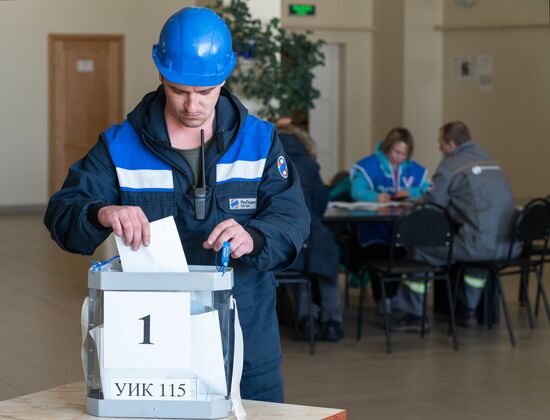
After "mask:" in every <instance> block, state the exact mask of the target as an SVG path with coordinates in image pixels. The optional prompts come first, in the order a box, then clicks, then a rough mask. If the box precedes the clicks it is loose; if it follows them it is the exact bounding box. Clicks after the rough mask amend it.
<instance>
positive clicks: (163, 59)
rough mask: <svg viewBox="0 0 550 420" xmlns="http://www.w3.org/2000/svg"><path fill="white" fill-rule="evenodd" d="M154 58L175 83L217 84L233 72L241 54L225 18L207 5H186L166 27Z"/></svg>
mask: <svg viewBox="0 0 550 420" xmlns="http://www.w3.org/2000/svg"><path fill="white" fill-rule="evenodd" d="M153 60H154V61H155V65H156V66H157V69H158V70H159V72H160V73H161V74H162V75H163V76H164V77H165V78H166V79H167V80H168V81H170V82H172V83H177V84H180V85H187V86H216V85H219V84H220V83H222V82H223V81H224V80H225V79H227V77H229V75H230V74H231V72H232V71H233V68H234V67H235V63H236V61H237V54H236V53H235V52H233V47H232V42H231V32H230V31H229V28H228V27H227V24H226V23H225V22H224V21H223V19H222V18H221V17H219V16H218V15H217V14H216V13H214V12H213V11H212V10H210V9H206V8H203V7H185V8H183V9H181V10H180V11H179V12H177V13H175V14H174V15H173V16H172V17H170V19H168V20H167V21H166V23H165V24H164V26H163V27H162V31H161V32H160V37H159V42H158V44H156V45H153Z"/></svg>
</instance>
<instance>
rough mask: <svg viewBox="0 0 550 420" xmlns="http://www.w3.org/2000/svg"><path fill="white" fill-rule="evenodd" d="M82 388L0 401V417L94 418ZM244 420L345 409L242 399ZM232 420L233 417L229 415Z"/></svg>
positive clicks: (334, 414) (338, 419)
mask: <svg viewBox="0 0 550 420" xmlns="http://www.w3.org/2000/svg"><path fill="white" fill-rule="evenodd" d="M85 396H86V389H85V386H84V382H76V383H72V384H68V385H63V386H59V387H57V388H51V389H47V390H45V391H41V392H37V393H35V394H29V395H23V396H22V397H17V398H13V399H11V400H6V401H0V419H12V420H23V419H24V420H28V419H39V420H81V419H88V420H93V419H96V420H97V419H98V417H94V416H90V415H88V414H86V411H85ZM243 404H244V408H245V410H246V413H247V419H262V420H270V419H280V418H283V417H286V418H291V419H304V420H318V419H331V420H345V419H346V410H340V409H334V408H321V407H307V406H304V405H291V404H276V403H267V402H260V401H250V400H244V401H243ZM229 418H230V419H234V417H229Z"/></svg>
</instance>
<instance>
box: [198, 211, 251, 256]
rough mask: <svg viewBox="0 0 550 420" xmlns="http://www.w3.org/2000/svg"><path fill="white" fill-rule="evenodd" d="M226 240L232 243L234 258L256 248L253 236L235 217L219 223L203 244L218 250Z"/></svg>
mask: <svg viewBox="0 0 550 420" xmlns="http://www.w3.org/2000/svg"><path fill="white" fill-rule="evenodd" d="M226 241H228V242H229V243H230V245H231V247H230V250H231V257H233V258H240V257H242V256H243V255H247V254H250V253H251V252H252V249H253V248H254V241H253V240H252V236H250V234H249V233H248V232H247V231H246V230H244V228H243V227H242V226H241V225H239V224H238V223H237V222H236V221H235V219H227V220H224V221H223V222H221V223H219V224H218V225H217V226H216V227H215V228H214V229H213V230H212V232H210V235H209V236H208V238H207V239H206V241H204V243H203V244H202V246H203V248H204V249H213V250H214V251H216V252H218V251H219V250H220V249H221V248H222V245H223V243H224V242H226Z"/></svg>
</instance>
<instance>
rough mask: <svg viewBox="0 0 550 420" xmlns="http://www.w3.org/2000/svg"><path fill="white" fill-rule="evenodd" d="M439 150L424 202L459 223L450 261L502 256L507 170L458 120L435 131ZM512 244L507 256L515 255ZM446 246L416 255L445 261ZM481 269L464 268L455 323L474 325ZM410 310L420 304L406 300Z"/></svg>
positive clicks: (507, 233) (507, 220) (508, 220)
mask: <svg viewBox="0 0 550 420" xmlns="http://www.w3.org/2000/svg"><path fill="white" fill-rule="evenodd" d="M439 150H440V151H441V153H442V155H443V160H442V161H441V163H440V164H439V167H438V168H437V170H436V172H435V174H434V177H433V188H432V189H431V191H430V192H428V193H427V194H426V196H425V197H424V200H425V201H426V202H430V203H435V204H438V205H440V206H442V207H445V208H446V209H447V210H448V211H449V214H450V216H451V217H452V218H453V220H454V221H455V223H456V224H457V226H458V232H457V234H456V235H455V238H454V243H453V255H452V258H453V261H462V262H468V261H483V260H500V259H505V258H506V256H507V255H508V252H509V248H510V240H511V238H512V226H513V222H514V219H515V217H516V214H517V211H516V207H515V205H514V202H513V200H512V191H511V189H510V184H509V182H508V179H507V178H506V175H505V174H504V172H503V171H502V169H501V167H500V165H498V163H497V162H495V160H494V159H493V157H492V156H491V155H489V154H488V153H487V152H485V151H484V150H483V149H481V148H480V147H479V146H478V145H477V144H476V143H474V142H473V141H472V136H471V134H470V130H469V128H468V127H467V126H466V124H464V123H463V122H462V121H453V122H449V123H447V124H445V125H443V126H442V127H441V129H440V130H439ZM520 252H521V247H520V246H519V244H518V246H517V247H516V249H514V252H513V255H512V257H515V256H517V255H519V253H520ZM446 253H447V250H446V249H441V248H429V249H417V250H415V251H414V257H415V258H416V259H419V260H422V261H426V262H428V263H430V264H433V265H439V264H442V263H443V262H444V261H445V260H446ZM488 274H489V273H488V272H487V271H486V270H480V269H474V268H468V269H466V271H465V272H464V283H463V286H464V287H463V288H462V289H461V294H460V295H459V298H460V303H461V304H462V308H461V310H460V311H459V312H458V323H459V324H460V325H462V326H465V327H469V326H474V325H476V324H477V318H476V314H475V310H476V308H477V306H478V304H479V301H480V299H481V296H482V292H483V288H484V287H485V282H486V279H487V276H488ZM410 303H411V307H410V310H411V311H417V309H414V308H413V306H416V307H418V306H419V305H420V308H421V307H422V306H421V303H420V302H418V301H416V300H414V299H411V300H410Z"/></svg>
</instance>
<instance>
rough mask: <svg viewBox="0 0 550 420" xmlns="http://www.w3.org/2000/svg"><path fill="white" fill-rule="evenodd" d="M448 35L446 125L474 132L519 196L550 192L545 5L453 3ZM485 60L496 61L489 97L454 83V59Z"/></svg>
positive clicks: (549, 37)
mask: <svg viewBox="0 0 550 420" xmlns="http://www.w3.org/2000/svg"><path fill="white" fill-rule="evenodd" d="M520 4H521V7H520V6H519V5H520ZM541 22H542V24H541ZM502 25H509V26H504V27H500V28H499V26H502ZM443 37H444V57H443V60H444V79H443V98H444V99H443V119H444V120H454V119H462V120H464V121H465V122H466V123H467V124H468V125H469V126H470V128H471V129H472V134H473V137H474V139H475V140H476V141H477V142H478V143H479V144H480V145H481V146H482V147H484V148H485V149H486V150H487V151H489V152H490V153H492V154H493V155H494V156H495V158H496V159H497V160H498V161H499V162H500V164H501V165H502V166H503V168H504V170H505V171H506V173H507V175H508V176H509V178H510V181H511V184H512V189H513V193H514V195H515V196H516V197H532V196H535V195H546V194H548V193H550V182H549V179H550V165H549V164H548V156H550V134H549V133H550V118H549V115H548V114H549V110H550V77H549V75H550V47H549V46H550V30H549V28H548V1H547V0H523V1H521V2H516V1H514V0H484V1H483V2H481V1H479V2H478V3H476V5H475V6H473V7H471V8H468V9H457V8H456V7H455V6H454V4H452V2H450V4H449V5H448V8H447V9H446V11H445V14H444V27H443ZM480 54H483V55H490V56H491V57H492V58H493V85H492V89H491V90H489V91H483V90H481V89H480V88H479V86H478V83H477V81H476V80H455V79H454V77H453V60H454V59H455V58H456V57H461V56H475V55H480Z"/></svg>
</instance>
